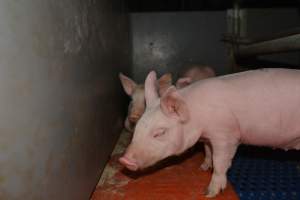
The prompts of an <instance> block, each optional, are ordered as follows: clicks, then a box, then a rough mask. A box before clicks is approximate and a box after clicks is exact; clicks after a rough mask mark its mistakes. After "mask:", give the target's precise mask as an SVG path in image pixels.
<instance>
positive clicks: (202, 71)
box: [176, 65, 216, 89]
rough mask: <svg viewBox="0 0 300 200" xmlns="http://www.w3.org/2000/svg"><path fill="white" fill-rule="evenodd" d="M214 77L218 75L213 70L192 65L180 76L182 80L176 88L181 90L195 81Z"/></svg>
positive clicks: (179, 80) (177, 83) (203, 66)
mask: <svg viewBox="0 0 300 200" xmlns="http://www.w3.org/2000/svg"><path fill="white" fill-rule="evenodd" d="M214 76H216V73H215V71H214V70H213V68H211V67H209V66H206V65H192V66H189V67H188V68H187V69H186V70H185V71H184V72H183V73H181V74H180V75H179V77H180V78H179V79H178V80H177V82H176V87H177V88H178V89H180V88H183V87H185V86H187V85H189V84H191V83H193V82H195V81H198V80H202V79H206V78H211V77H214Z"/></svg>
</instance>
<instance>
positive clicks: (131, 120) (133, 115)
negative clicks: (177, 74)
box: [119, 73, 172, 132]
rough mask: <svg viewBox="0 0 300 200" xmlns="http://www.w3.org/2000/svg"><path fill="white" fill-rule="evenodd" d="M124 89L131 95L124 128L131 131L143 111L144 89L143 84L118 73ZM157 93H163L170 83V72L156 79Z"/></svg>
mask: <svg viewBox="0 0 300 200" xmlns="http://www.w3.org/2000/svg"><path fill="white" fill-rule="evenodd" d="M119 78H120V80H121V83H122V86H123V88H124V91H125V92H126V94H127V95H128V96H130V97H131V102H130V103H129V106H128V116H127V117H126V120H125V124H124V125H125V128H126V130H127V131H129V132H133V130H134V127H135V124H136V123H137V121H138V120H139V119H140V118H141V116H142V114H143V113H144V111H145V91H144V85H143V84H137V83H136V82H135V81H133V80H132V79H130V78H129V77H127V76H125V75H124V74H122V73H120V74H119ZM157 85H158V89H159V93H160V94H163V93H164V92H165V91H166V90H167V88H168V87H169V86H171V85H172V75H171V74H170V73H167V74H164V75H163V76H161V77H160V79H159V80H158V81H157Z"/></svg>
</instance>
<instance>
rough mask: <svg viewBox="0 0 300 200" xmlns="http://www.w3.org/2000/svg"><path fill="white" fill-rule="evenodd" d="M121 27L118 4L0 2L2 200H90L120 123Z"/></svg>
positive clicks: (124, 55) (125, 55)
mask: <svg viewBox="0 0 300 200" xmlns="http://www.w3.org/2000/svg"><path fill="white" fill-rule="evenodd" d="M128 27H129V26H128V15H127V14H126V11H125V9H124V2H122V1H121V0H120V1H110V0H98V1H94V0H60V1H54V0H48V1H46V0H27V1H15V0H2V1H0V138H1V139H0V199H5V200H15V199H16V200H20V199H26V200H31V199H32V200H48V199H49V200H53V199H56V200H65V199H66V200H71V199H72V200H84V199H89V196H90V194H91V192H92V191H93V188H94V186H95V185H96V183H97V181H98V179H99V176H100V173H101V170H102V169H103V167H104V164H105V163H106V161H107V159H108V156H109V154H110V153H111V150H112V147H113V145H114V143H115V141H116V139H117V137H118V135H119V132H120V129H121V127H122V125H123V124H122V123H123V119H122V116H123V114H124V112H123V109H124V108H125V105H124V103H125V101H124V99H123V97H124V93H123V92H122V89H121V85H120V83H119V80H118V76H117V75H118V72H119V71H124V72H128V71H129V57H130V48H129V31H128Z"/></svg>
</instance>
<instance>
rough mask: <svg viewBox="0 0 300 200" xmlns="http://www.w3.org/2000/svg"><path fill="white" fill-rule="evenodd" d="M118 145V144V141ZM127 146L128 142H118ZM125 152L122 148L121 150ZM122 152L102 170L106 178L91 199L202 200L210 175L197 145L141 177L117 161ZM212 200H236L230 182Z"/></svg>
mask: <svg viewBox="0 0 300 200" xmlns="http://www.w3.org/2000/svg"><path fill="white" fill-rule="evenodd" d="M119 143H120V142H119ZM121 143H122V145H123V146H126V143H127V142H124V141H123V142H121ZM123 149H124V148H123ZM120 155H121V151H119V152H118V153H115V154H113V155H112V158H111V160H110V162H109V163H108V166H107V167H106V169H109V170H105V171H106V172H105V173H106V178H105V179H104V180H102V182H101V183H99V184H98V186H97V188H96V190H95V192H94V194H93V195H92V198H91V200H121V199H122V200H201V199H207V198H205V197H204V195H203V191H204V189H205V188H206V186H207V185H208V183H209V180H210V177H211V172H203V171H202V170H201V169H200V167H199V166H200V164H201V162H202V161H203V153H202V148H201V147H200V146H197V147H195V148H193V149H192V150H190V151H189V152H187V153H186V154H185V155H183V156H181V157H180V158H171V159H169V160H167V161H165V162H164V163H161V166H157V168H159V169H150V170H148V171H147V172H143V173H140V174H137V173H133V172H129V171H127V170H126V169H124V168H123V167H122V166H120V165H119V163H118V162H117V159H118V157H119V156H120ZM213 199H219V200H222V199H224V200H225V199H226V200H235V199H239V198H238V196H237V195H236V193H235V192H234V190H233V188H232V186H231V185H230V183H229V184H228V187H227V189H226V190H225V191H224V192H223V193H221V194H220V195H218V196H217V197H216V198H213Z"/></svg>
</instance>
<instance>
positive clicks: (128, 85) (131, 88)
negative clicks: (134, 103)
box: [119, 73, 137, 96]
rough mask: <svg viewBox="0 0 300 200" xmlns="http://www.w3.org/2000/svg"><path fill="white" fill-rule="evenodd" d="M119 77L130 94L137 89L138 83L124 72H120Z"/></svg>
mask: <svg viewBox="0 0 300 200" xmlns="http://www.w3.org/2000/svg"><path fill="white" fill-rule="evenodd" d="M119 78H120V80H121V83H122V86H123V88H124V90H125V92H126V94H128V95H129V96H131V95H132V94H133V91H134V90H135V88H136V86H137V84H136V83H135V82H134V81H133V80H131V79H130V78H129V77H127V76H125V75H124V74H122V73H120V74H119Z"/></svg>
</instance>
